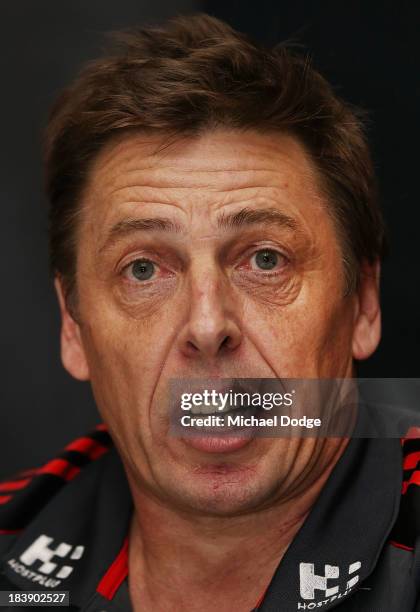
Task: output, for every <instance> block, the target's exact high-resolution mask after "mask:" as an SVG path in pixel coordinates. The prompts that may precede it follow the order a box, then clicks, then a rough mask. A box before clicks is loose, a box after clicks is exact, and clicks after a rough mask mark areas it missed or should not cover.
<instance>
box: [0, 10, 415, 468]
mask: <svg viewBox="0 0 420 612" xmlns="http://www.w3.org/2000/svg"><path fill="white" fill-rule="evenodd" d="M195 11H204V12H208V13H210V14H212V15H215V16H217V17H220V18H222V19H225V20H226V21H227V22H228V23H230V24H231V25H233V26H234V27H235V28H237V29H239V30H242V31H244V32H247V33H248V34H250V35H251V36H252V37H253V38H254V39H256V40H260V41H262V42H264V43H267V44H273V43H276V42H279V41H281V40H284V39H290V38H292V39H294V40H297V41H300V43H302V44H303V45H304V47H305V48H306V49H307V50H308V51H309V53H310V54H311V55H312V57H313V62H314V64H315V66H316V67H318V68H319V69H320V70H321V72H323V73H324V75H325V76H326V77H327V78H328V79H329V80H330V81H331V82H332V83H333V85H334V86H335V87H336V89H337V91H338V92H339V93H340V94H341V95H342V96H343V97H344V98H346V99H347V100H349V101H351V102H352V103H354V104H357V105H359V106H362V107H364V108H365V109H367V110H368V111H369V113H370V117H371V125H370V128H369V135H370V141H371V143H372V149H373V155H374V160H375V164H376V168H377V172H378V175H379V179H380V185H381V192H382V202H383V207H384V210H385V216H386V220H387V223H388V227H389V234H390V241H391V253H390V257H389V260H388V261H387V262H386V263H385V265H384V269H383V284H382V298H383V319H384V333H383V340H382V343H381V345H380V347H379V349H378V351H377V353H376V354H375V355H374V356H373V357H372V358H371V359H370V360H369V361H367V362H365V363H363V364H361V366H360V370H359V372H360V375H361V376H372V377H419V376H420V362H419V357H418V350H419V345H420V342H419V341H420V322H419V315H420V290H419V284H420V274H419V263H420V261H419V260H420V257H419V252H418V248H419V246H420V232H419V222H420V214H419V207H420V202H419V195H418V192H419V176H420V170H419V169H418V168H417V164H418V163H419V154H418V148H419V143H420V119H419V103H420V76H419V75H420V36H419V31H420V4H419V3H418V2H416V1H414V0H411V1H409V2H408V1H406V2H404V1H401V0H400V1H399V2H396V1H389V0H388V1H387V0H381V1H375V0H370V1H369V2H356V1H354V0H342V1H341V2H337V1H332V0H324V1H323V2H319V0H313V1H310V0H306V1H303V0H301V1H300V0H284V1H283V2H280V1H277V2H269V1H267V0H259V1H258V2H248V3H245V2H243V1H242V2H235V1H231V2H226V1H224V2H223V1H217V0H209V1H207V2H205V1H201V2H199V1H194V0H172V1H168V0H153V1H151V0H147V1H146V0H143V1H141V0H140V1H139V0H138V1H136V2H135V1H134V0H119V1H118V2H110V1H107V0H71V1H70V0H60V1H58V2H57V0H38V1H37V2H33V0H14V2H11V1H10V0H9V1H4V2H3V3H2V11H1V21H0V83H1V97H0V118H1V135H2V146H1V153H0V155H1V164H0V178H1V180H0V193H1V204H2V223H1V236H2V244H3V247H4V248H3V259H2V278H3V280H4V282H3V285H2V295H3V306H2V309H1V321H2V325H1V339H0V341H1V348H2V350H1V353H0V354H1V357H0V358H1V372H2V386H1V409H2V415H1V428H0V477H1V476H3V475H6V474H11V473H13V472H14V471H16V470H19V469H22V468H26V467H31V466H36V465H38V464H40V463H42V462H43V461H45V460H46V459H48V458H49V457H50V456H51V455H52V454H54V453H56V452H57V451H58V450H59V449H60V448H62V447H63V446H64V445H65V444H66V443H67V442H68V441H70V440H71V439H72V438H74V437H76V436H78V435H80V434H82V433H84V432H85V431H87V430H89V428H90V427H92V426H94V425H95V424H96V423H97V422H99V416H98V415H97V412H96V409H95V406H94V402H93V399H92V396H91V393H90V390H89V385H88V384H87V383H80V382H76V381H74V380H72V379H71V378H70V376H69V375H68V374H67V373H66V372H65V371H64V369H63V368H62V366H61V363H60V356H59V316H58V315H59V313H58V308H57V305H56V302H55V296H54V294H53V289H52V283H51V279H50V277H49V273H48V256H47V206H46V202H45V199H44V197H43V189H42V165H41V138H42V129H43V126H44V124H45V120H46V116H47V112H48V108H49V107H50V105H51V103H52V101H53V99H54V98H55V96H56V94H57V93H58V91H59V90H60V88H61V87H63V86H64V85H65V84H66V83H68V81H69V80H70V79H71V78H72V77H73V76H74V75H75V74H76V72H77V71H78V69H79V67H80V66H81V65H82V64H83V62H85V61H86V60H88V59H90V58H92V57H95V56H96V55H97V54H99V53H100V52H101V48H102V46H103V40H104V39H103V33H104V32H106V31H109V30H113V29H118V28H123V27H127V26H132V25H137V24H144V23H151V22H159V21H162V20H164V19H166V18H167V17H169V16H172V15H175V14H179V13H181V14H185V13H190V12H195Z"/></svg>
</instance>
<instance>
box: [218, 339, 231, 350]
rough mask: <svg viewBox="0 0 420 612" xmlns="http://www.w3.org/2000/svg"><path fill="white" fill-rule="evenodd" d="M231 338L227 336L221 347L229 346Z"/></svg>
mask: <svg viewBox="0 0 420 612" xmlns="http://www.w3.org/2000/svg"><path fill="white" fill-rule="evenodd" d="M229 340H230V338H229V336H225V337H224V339H223V340H222V342H221V344H220V348H227V346H228V344H229Z"/></svg>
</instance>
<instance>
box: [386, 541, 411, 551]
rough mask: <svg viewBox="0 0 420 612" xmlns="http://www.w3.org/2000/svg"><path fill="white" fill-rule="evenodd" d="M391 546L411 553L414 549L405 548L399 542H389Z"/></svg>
mask: <svg viewBox="0 0 420 612" xmlns="http://www.w3.org/2000/svg"><path fill="white" fill-rule="evenodd" d="M389 543H390V544H391V546H395V547H396V548H402V549H403V550H408V551H410V552H412V551H413V550H414V548H413V547H412V546H406V545H405V544H400V543H399V542H395V541H394V540H390V542H389Z"/></svg>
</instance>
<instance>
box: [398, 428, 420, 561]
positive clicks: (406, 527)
mask: <svg viewBox="0 0 420 612" xmlns="http://www.w3.org/2000/svg"><path fill="white" fill-rule="evenodd" d="M401 447H402V487H401V502H400V508H399V512H398V518H397V520H396V523H395V525H394V528H393V530H392V534H391V540H392V542H393V544H395V545H396V546H399V547H400V548H404V549H408V550H414V549H415V548H416V546H418V545H419V540H420V428H418V427H413V428H411V429H410V430H409V431H408V433H407V434H406V436H405V437H404V438H403V439H402V440H401Z"/></svg>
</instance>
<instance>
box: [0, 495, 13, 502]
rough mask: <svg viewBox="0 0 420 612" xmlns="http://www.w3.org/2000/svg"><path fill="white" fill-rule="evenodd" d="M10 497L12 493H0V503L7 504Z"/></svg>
mask: <svg viewBox="0 0 420 612" xmlns="http://www.w3.org/2000/svg"><path fill="white" fill-rule="evenodd" d="M11 499H12V495H0V504H7V502H8V501H9V500H11Z"/></svg>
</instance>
